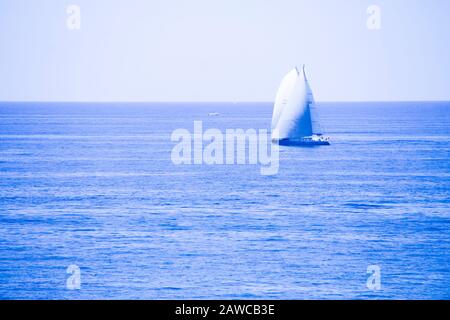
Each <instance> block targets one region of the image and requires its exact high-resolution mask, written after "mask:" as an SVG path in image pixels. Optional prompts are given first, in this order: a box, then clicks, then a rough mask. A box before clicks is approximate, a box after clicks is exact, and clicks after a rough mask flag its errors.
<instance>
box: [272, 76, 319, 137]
mask: <svg viewBox="0 0 450 320" xmlns="http://www.w3.org/2000/svg"><path fill="white" fill-rule="evenodd" d="M313 103H314V97H313V94H312V91H311V88H310V87H309V84H308V80H307V79H306V75H305V71H304V68H303V72H299V70H298V69H297V68H295V69H293V70H292V71H290V72H289V73H288V74H287V75H286V76H285V77H284V79H283V81H282V82H281V85H280V88H279V90H278V93H277V97H276V100H275V105H274V112H273V117H272V139H273V140H283V139H294V140H295V139H302V138H304V137H310V136H312V135H313V133H314V130H313V121H312V119H311V108H310V105H311V104H313Z"/></svg>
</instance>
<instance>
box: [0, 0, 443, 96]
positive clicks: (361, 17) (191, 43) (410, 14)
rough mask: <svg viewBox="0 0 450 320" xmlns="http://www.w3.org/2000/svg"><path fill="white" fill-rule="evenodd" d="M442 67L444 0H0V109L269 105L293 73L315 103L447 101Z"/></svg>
mask: <svg viewBox="0 0 450 320" xmlns="http://www.w3.org/2000/svg"><path fill="white" fill-rule="evenodd" d="M70 4H76V5H78V6H79V7H80V9H81V29H80V30H70V29H69V28H68V27H67V18H68V17H69V15H68V14H67V13H66V9H67V6H68V5H70ZM374 4H375V5H378V6H379V7H380V9H381V29H380V30H370V29H369V28H368V27H367V24H366V22H367V18H368V17H369V15H368V14H367V8H368V7H369V6H370V5H374ZM449 60H450V1H448V0H370V1H367V0H187V1H182V0H71V1H65V0H0V100H3V101H9V100H14V101H17V100H20V101H23V100H27V101H29V100H32V101H47V100H52V101H54V100H56V101H249V100H250V101H272V100H273V99H274V97H275V94H276V91H277V88H278V85H279V83H280V81H281V78H282V77H283V76H284V75H285V73H287V72H288V71H289V70H290V69H291V68H292V67H294V66H295V65H301V64H303V63H305V64H306V65H307V72H308V75H309V78H310V82H311V86H312V89H313V91H314V93H315V96H316V100H318V101H340V100H343V101H353V100H450V62H449Z"/></svg>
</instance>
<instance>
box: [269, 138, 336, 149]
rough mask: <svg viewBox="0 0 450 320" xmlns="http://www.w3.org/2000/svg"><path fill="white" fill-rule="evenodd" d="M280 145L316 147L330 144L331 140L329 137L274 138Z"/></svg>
mask: <svg viewBox="0 0 450 320" xmlns="http://www.w3.org/2000/svg"><path fill="white" fill-rule="evenodd" d="M273 142H274V143H278V144H279V145H280V146H298V147H314V146H329V145H330V142H329V141H328V140H327V139H281V140H273Z"/></svg>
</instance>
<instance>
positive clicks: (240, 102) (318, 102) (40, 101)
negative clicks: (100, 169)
mask: <svg viewBox="0 0 450 320" xmlns="http://www.w3.org/2000/svg"><path fill="white" fill-rule="evenodd" d="M389 102H391V103H392V102H403V103H430V102H433V103H450V100H338V101H333V100H322V101H315V104H320V103H389ZM0 103H1V104H5V103H92V104H95V103H98V104H105V103H110V104H119V103H135V104H144V103H148V104H154V103H168V104H169V103H170V104H174V103H190V104H191V103H198V104H206V103H229V104H245V103H272V104H273V103H274V101H262V100H254V101H252V100H243V101H225V100H219V101H214V100H211V101H194V100H186V101H182V100H173V101H169V100H164V101H158V100H154V101H150V100H149V101H143V100H142V101H141V100H131V101H127V100H116V101H108V100H104V101H100V100H94V101H88V100H0Z"/></svg>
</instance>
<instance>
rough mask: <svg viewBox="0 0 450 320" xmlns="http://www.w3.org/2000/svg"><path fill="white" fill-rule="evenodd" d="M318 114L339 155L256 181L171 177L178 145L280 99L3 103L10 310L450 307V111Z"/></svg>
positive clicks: (0, 211)
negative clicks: (140, 304) (245, 302)
mask: <svg viewBox="0 0 450 320" xmlns="http://www.w3.org/2000/svg"><path fill="white" fill-rule="evenodd" d="M318 109H319V112H320V115H321V120H322V127H323V129H324V131H325V132H326V133H327V134H328V135H330V136H331V141H332V144H331V146H329V147H319V148H292V147H282V148H281V153H280V158H281V159H280V161H281V163H280V168H279V173H278V174H277V175H275V176H262V175H260V171H259V167H258V166H254V165H228V166H225V165H216V166H207V165H197V166H188V165H184V166H176V165H174V164H173V163H172V162H171V160H170V152H171V149H172V147H173V146H174V145H175V143H174V142H171V141H170V134H171V132H172V130H174V129H176V128H187V129H189V130H191V131H192V128H193V121H194V120H203V121H204V126H205V127H214V128H219V129H222V130H225V129H226V128H268V127H269V126H270V118H271V105H270V104H269V103H259V104H258V103H254V104H252V103H249V104H240V103H238V104H226V103H224V104H217V103H205V104H181V103H180V104H75V103H74V104H60V103H53V104H40V103H34V104H26V103H19V104H17V103H14V104H13V103H1V104H0V298H8V299H23V298H27V299H56V298H62V299H82V298H85V299H99V298H107V299H110V298H113V299H116V298H126V299H129V298H131V299H156V298H158V299H168V298H173V299H179V298H192V299H200V298H210V299H217V298H225V299H227V298H244V299H253V298H255V299H259V298H285V299H305V298H311V299H335V298H338V299H341V298H342V299H382V298H387V299H450V200H449V199H450V170H449V169H450V161H449V157H450V103H369V104H367V103H365V104H364V103H353V104H345V103H340V104H333V103H327V104H321V105H320V106H319V108H318ZM209 112H218V113H220V116H216V117H208V113H209ZM71 264H75V265H78V266H79V267H80V268H81V289H80V290H68V289H67V288H66V279H67V277H68V276H69V275H68V274H67V273H66V269H67V267H68V266H69V265H71ZM369 265H378V266H380V268H381V285H382V287H381V290H377V291H373V290H369V289H368V288H367V287H366V281H367V278H368V276H369V274H367V272H366V271H367V267H368V266H369Z"/></svg>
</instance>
